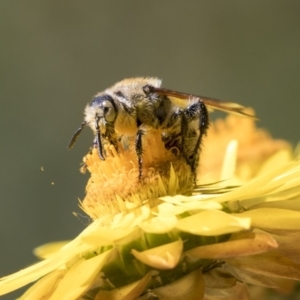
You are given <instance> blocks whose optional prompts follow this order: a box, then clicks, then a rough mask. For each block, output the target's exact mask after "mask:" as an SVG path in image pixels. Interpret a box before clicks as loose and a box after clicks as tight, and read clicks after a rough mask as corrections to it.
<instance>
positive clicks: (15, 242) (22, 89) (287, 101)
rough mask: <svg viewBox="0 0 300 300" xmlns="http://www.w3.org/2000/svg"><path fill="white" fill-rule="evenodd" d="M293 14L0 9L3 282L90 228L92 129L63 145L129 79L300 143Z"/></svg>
mask: <svg viewBox="0 0 300 300" xmlns="http://www.w3.org/2000/svg"><path fill="white" fill-rule="evenodd" d="M299 16H300V1H277V0H265V1H261V0H252V1H231V0H226V1H224V0H215V1H201V0H197V1H191V0H190V1H180V2H179V1H171V0H165V1H158V0H155V1H141V0H140V1H138V0H135V1H132V0H127V1H99V0H97V1H96V0H90V1H79V0H73V1H14V0H10V1H1V3H0V34H1V44H0V45H1V46H0V60H1V62H0V86H1V87H0V114H1V117H0V131H1V133H0V136H1V146H0V149H1V150H0V151H1V152H0V154H1V156H0V160H1V168H0V176H1V183H0V241H1V246H0V257H1V259H0V276H3V275H7V274H9V273H12V272H15V271H17V270H19V269H21V268H23V267H26V266H27V265H29V264H31V263H33V262H34V261H36V259H35V257H34V256H33V255H32V249H33V248H34V247H37V246H38V245H41V244H43V243H47V242H50V241H56V240H63V239H72V238H74V237H75V236H76V235H77V234H78V233H79V232H80V231H81V230H82V229H83V228H84V227H85V224H86V220H84V219H81V220H79V219H78V218H76V217H74V216H73V215H72V212H74V211H75V212H79V213H80V212H81V211H80V209H79V208H78V198H81V199H82V198H83V197H84V189H85V184H86V181H87V179H88V176H87V175H82V174H80V173H79V166H80V162H81V160H82V156H83V155H84V154H85V153H86V152H87V150H88V148H89V146H90V145H91V142H92V133H91V131H90V130H89V129H86V130H85V131H84V132H83V133H82V135H81V136H80V139H79V140H78V142H77V143H76V145H75V147H74V149H73V150H72V151H68V150H67V144H68V142H69V140H70V138H71V136H72V134H73V133H74V131H75V130H76V129H77V128H78V126H79V125H80V123H81V121H82V119H83V109H84V107H85V105H86V103H87V102H88V101H90V99H91V97H92V96H93V95H94V94H95V93H96V92H98V91H101V90H103V89H105V88H106V87H109V86H110V85H112V84H113V83H115V82H117V81H119V80H121V79H123V78H125V77H132V76H157V77H160V78H162V79H163V85H164V86H165V87H168V88H172V89H177V90H180V91H183V92H190V93H194V94H198V95H206V96H211V97H215V98H219V99H224V100H235V101H236V102H239V103H241V104H244V105H246V106H252V107H254V108H255V109H256V112H257V115H258V116H259V118H260V120H261V121H260V122H259V125H260V126H262V127H266V128H268V129H269V130H270V132H271V133H272V134H273V136H275V137H278V138H284V139H287V140H289V141H291V142H293V143H294V144H296V142H298V140H300V136H299V132H298V130H299V126H298V118H299V116H298V115H299V108H300V104H299V98H300V17H299ZM41 167H43V169H44V171H42V170H41ZM53 183H54V184H53ZM18 294H20V292H17V293H14V294H10V295H8V296H5V297H3V299H13V298H14V297H16V296H17V295H18Z"/></svg>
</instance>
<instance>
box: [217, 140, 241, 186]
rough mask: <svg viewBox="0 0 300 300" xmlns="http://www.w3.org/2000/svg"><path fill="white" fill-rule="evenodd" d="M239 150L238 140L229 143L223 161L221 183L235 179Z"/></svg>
mask: <svg viewBox="0 0 300 300" xmlns="http://www.w3.org/2000/svg"><path fill="white" fill-rule="evenodd" d="M237 148H238V142H237V140H232V141H230V142H229V143H228V145H227V148H226V152H225V157H224V160H223V165H222V170H221V176H220V181H223V180H229V179H232V178H233V177H234V174H235V165H236V158H237Z"/></svg>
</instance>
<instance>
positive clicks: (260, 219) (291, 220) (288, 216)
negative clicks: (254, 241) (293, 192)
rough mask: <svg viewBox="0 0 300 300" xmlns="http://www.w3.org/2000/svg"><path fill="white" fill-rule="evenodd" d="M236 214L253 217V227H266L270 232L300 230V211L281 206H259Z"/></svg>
mask: <svg viewBox="0 0 300 300" xmlns="http://www.w3.org/2000/svg"><path fill="white" fill-rule="evenodd" d="M235 215H236V216H240V217H247V218H251V223H252V227H255V228H260V229H264V230H266V231H269V232H283V231H287V230H293V231H299V228H300V212H298V211H293V210H288V209H279V208H259V209H253V210H249V211H246V212H243V213H240V214H235Z"/></svg>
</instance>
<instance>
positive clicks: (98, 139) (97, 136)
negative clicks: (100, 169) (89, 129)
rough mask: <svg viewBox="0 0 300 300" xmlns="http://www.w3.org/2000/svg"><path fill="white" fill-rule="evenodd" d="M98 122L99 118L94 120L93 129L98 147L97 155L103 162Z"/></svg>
mask: <svg viewBox="0 0 300 300" xmlns="http://www.w3.org/2000/svg"><path fill="white" fill-rule="evenodd" d="M99 120H100V118H99V117H97V118H96V122H95V128H96V143H97V147H98V154H99V156H100V159H101V160H105V158H104V155H103V147H102V141H101V134H100V127H99Z"/></svg>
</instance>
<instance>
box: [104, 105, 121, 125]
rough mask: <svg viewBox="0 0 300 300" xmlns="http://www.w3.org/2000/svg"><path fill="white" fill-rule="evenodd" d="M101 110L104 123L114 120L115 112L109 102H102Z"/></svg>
mask: <svg viewBox="0 0 300 300" xmlns="http://www.w3.org/2000/svg"><path fill="white" fill-rule="evenodd" d="M102 109H103V115H104V118H105V121H107V122H113V121H114V120H115V118H116V116H117V115H116V110H115V108H114V106H113V105H112V103H111V102H110V101H103V102H102Z"/></svg>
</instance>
